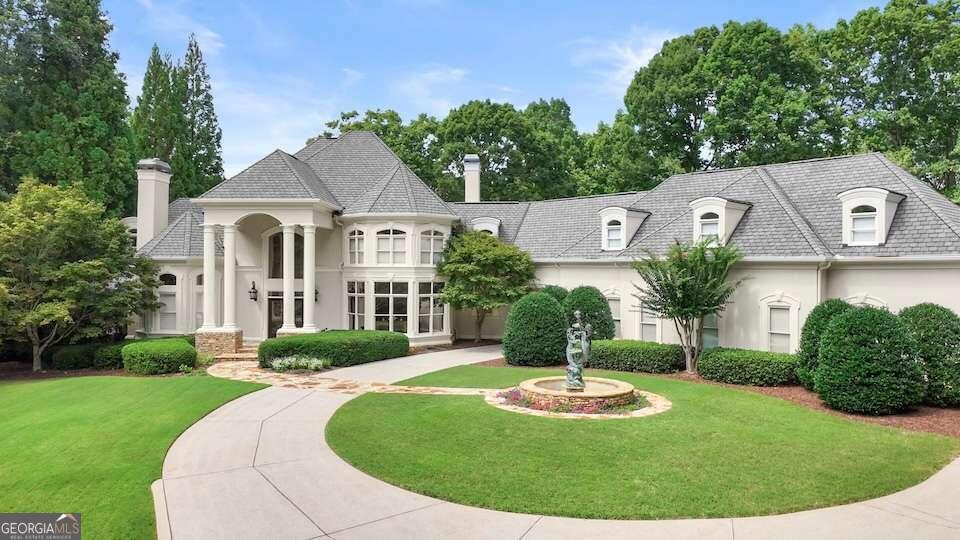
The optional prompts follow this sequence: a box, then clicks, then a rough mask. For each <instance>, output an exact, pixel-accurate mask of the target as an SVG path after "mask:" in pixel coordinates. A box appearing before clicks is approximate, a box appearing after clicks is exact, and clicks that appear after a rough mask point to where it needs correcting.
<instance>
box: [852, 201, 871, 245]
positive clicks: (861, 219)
mask: <svg viewBox="0 0 960 540" xmlns="http://www.w3.org/2000/svg"><path fill="white" fill-rule="evenodd" d="M850 239H851V240H852V242H851V243H852V244H875V243H877V209H876V208H874V207H872V206H870V205H867V204H861V205H860V206H858V207H856V208H854V209H853V210H851V211H850Z"/></svg>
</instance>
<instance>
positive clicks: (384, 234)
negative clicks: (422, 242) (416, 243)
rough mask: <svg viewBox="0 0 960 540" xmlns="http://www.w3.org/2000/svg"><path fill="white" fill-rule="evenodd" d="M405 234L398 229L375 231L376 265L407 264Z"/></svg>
mask: <svg viewBox="0 0 960 540" xmlns="http://www.w3.org/2000/svg"><path fill="white" fill-rule="evenodd" d="M406 244H407V233H405V232H403V231H401V230H399V229H384V230H382V231H377V264H403V263H405V262H407V259H406V251H407V245H406Z"/></svg>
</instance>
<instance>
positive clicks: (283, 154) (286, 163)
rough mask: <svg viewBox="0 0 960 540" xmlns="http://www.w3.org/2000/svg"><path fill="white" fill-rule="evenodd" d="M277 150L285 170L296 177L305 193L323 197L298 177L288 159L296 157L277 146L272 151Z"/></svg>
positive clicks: (298, 174)
mask: <svg viewBox="0 0 960 540" xmlns="http://www.w3.org/2000/svg"><path fill="white" fill-rule="evenodd" d="M278 152H279V153H280V157H281V158H283V159H282V161H283V165H284V166H285V167H286V168H287V170H289V171H290V173H291V174H293V177H294V178H296V179H297V182H299V183H300V186H301V187H303V189H304V190H306V192H307V193H310V194H312V195H313V196H314V197H318V198H321V199H323V198H324V197H323V196H321V195H320V194H319V193H314V190H313V189H311V187H310V186H308V185H307V183H306V182H305V181H304V180H303V178H301V177H300V173H298V172H297V170H296V169H295V168H293V165H291V164H290V159H296V158H295V157H293V156H291V155H290V154H288V153H286V152H284V151H283V150H280V149H279V148H278V149H276V150H275V151H274V152H273V153H274V154H275V153H278ZM288 158H289V159H288ZM330 195H331V196H332V195H333V194H332V193H331V194H330ZM334 200H336V198H334ZM337 202H339V201H337Z"/></svg>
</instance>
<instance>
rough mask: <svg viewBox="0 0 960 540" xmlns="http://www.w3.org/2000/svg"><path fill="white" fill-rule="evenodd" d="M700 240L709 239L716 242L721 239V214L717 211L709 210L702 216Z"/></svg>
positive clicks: (712, 242)
mask: <svg viewBox="0 0 960 540" xmlns="http://www.w3.org/2000/svg"><path fill="white" fill-rule="evenodd" d="M699 227H700V240H709V241H710V243H711V244H716V243H717V242H718V241H719V239H720V216H719V215H717V214H716V212H707V213H705V214H703V215H702V216H700V223H699Z"/></svg>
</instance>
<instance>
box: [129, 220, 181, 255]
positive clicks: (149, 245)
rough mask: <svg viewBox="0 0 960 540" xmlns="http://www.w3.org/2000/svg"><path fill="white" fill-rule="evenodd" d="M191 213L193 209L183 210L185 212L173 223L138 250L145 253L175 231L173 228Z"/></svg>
mask: <svg viewBox="0 0 960 540" xmlns="http://www.w3.org/2000/svg"><path fill="white" fill-rule="evenodd" d="M190 213H192V211H190V210H188V211H186V212H183V213H182V214H180V215H179V216H177V219H175V220H173V223H169V224H167V226H166V227H165V228H164V229H163V230H162V231H160V234H158V235H156V236H154V237H153V238H151V239H150V241H149V242H147V243H146V244H144V245H143V246H142V247H141V248H140V249H138V250H137V252H138V253H140V252H144V253H145V252H146V250H147V248H152V247H153V246H155V245H157V244H159V243H160V242H161V241H162V240H163V239H164V238H166V237H167V236H168V235H169V234H170V232H171V231H173V228H174V227H175V226H176V225H177V224H178V223H180V222H181V221H183V218H185V217H187V214H190Z"/></svg>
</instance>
